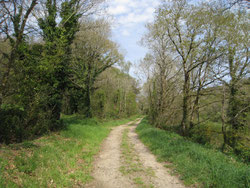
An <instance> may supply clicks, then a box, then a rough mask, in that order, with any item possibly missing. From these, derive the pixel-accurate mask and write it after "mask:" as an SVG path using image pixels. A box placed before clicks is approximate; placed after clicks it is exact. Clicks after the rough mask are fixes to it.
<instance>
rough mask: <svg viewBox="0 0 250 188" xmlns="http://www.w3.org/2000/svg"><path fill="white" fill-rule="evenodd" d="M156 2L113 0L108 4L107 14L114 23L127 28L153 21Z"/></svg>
mask: <svg viewBox="0 0 250 188" xmlns="http://www.w3.org/2000/svg"><path fill="white" fill-rule="evenodd" d="M158 5H159V1H158V0H144V1H143V2H142V1H140V0H113V1H110V3H109V8H108V13H109V14H111V15H113V16H114V17H115V19H116V22H117V23H118V24H120V25H124V26H127V27H130V26H133V25H135V24H138V23H143V22H148V21H152V20H153V16H154V12H155V8H156V7H157V6H158Z"/></svg>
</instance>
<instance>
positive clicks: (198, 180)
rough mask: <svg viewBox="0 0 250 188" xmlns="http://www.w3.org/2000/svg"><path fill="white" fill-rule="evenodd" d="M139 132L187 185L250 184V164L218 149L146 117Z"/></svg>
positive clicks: (221, 185) (142, 138)
mask: <svg viewBox="0 0 250 188" xmlns="http://www.w3.org/2000/svg"><path fill="white" fill-rule="evenodd" d="M137 133H138V134H139V137H140V139H141V140H142V141H143V143H145V144H146V145H147V146H148V147H149V149H150V150H151V151H152V152H153V153H154V154H155V155H157V157H158V158H159V160H161V161H164V162H171V164H172V165H171V166H172V168H173V172H174V173H177V174H179V175H180V178H181V179H182V180H184V182H185V184H187V185H192V184H195V185H197V184H198V185H200V186H202V187H228V188H231V187H232V188H234V187H235V188H236V187H249V186H250V184H249V183H250V178H249V177H250V176H249V173H250V168H249V166H248V165H246V164H244V163H240V162H237V161H235V159H233V158H231V157H228V156H226V155H224V154H223V153H221V152H219V151H215V150H212V149H207V148H205V147H203V146H201V145H199V144H196V143H193V142H191V141H188V140H187V139H185V138H183V137H181V136H179V135H177V134H176V133H171V132H168V131H164V130H160V129H156V128H153V127H152V126H151V125H149V124H148V122H147V120H146V119H144V120H143V121H142V122H141V124H140V125H139V126H138V127H137Z"/></svg>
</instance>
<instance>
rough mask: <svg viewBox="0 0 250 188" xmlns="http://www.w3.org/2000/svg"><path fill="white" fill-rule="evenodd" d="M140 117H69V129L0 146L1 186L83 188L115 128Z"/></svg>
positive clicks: (65, 120)
mask: <svg viewBox="0 0 250 188" xmlns="http://www.w3.org/2000/svg"><path fill="white" fill-rule="evenodd" d="M135 118H136V117H133V118H129V119H123V120H110V121H106V122H99V121H97V120H95V119H81V118H80V117H76V116H65V117H64V118H63V119H64V122H65V123H66V125H67V126H66V129H65V130H63V131H60V132H57V133H52V134H50V135H47V136H43V137H41V138H39V139H36V140H33V141H26V142H23V143H21V144H12V145H8V146H5V145H2V146H1V147H0V187H11V188H12V187H82V186H83V185H84V184H86V183H87V182H88V181H90V180H91V178H92V177H91V176H90V172H91V169H92V162H93V157H94V155H95V154H96V153H97V152H98V151H99V149H100V144H101V142H102V141H103V139H104V138H105V137H107V136H108V134H109V132H110V129H111V127H113V126H116V125H120V124H124V123H127V122H129V121H131V120H134V119H135Z"/></svg>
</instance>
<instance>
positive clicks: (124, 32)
mask: <svg viewBox="0 0 250 188" xmlns="http://www.w3.org/2000/svg"><path fill="white" fill-rule="evenodd" d="M122 35H123V36H129V35H130V33H129V31H128V30H123V31H122Z"/></svg>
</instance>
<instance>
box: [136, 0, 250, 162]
mask: <svg viewBox="0 0 250 188" xmlns="http://www.w3.org/2000/svg"><path fill="white" fill-rule="evenodd" d="M244 3H246V2H245V1H231V2H230V1H210V2H200V3H198V4H196V3H190V2H188V1H185V0H177V1H170V2H169V1H164V2H162V4H161V6H160V8H158V9H157V10H156V15H155V20H154V21H153V22H152V23H149V24H148V25H147V33H146V34H145V36H144V37H143V39H142V40H141V43H142V45H144V46H146V47H147V48H148V49H149V52H148V54H146V56H145V57H144V59H143V60H141V63H140V65H139V69H140V70H139V72H140V74H141V75H142V79H145V80H146V83H145V84H144V85H143V88H142V95H141V96H140V100H139V101H140V104H144V106H143V107H142V108H143V109H142V110H143V111H144V112H145V113H146V114H148V119H149V121H150V123H151V124H153V125H154V126H155V127H158V128H160V129H165V130H170V131H174V132H177V133H179V134H180V135H182V136H184V137H186V138H188V139H191V140H192V141H195V142H198V143H200V144H204V145H207V146H208V147H212V148H216V149H219V150H221V151H223V152H224V153H227V154H232V155H237V156H239V157H240V158H241V159H243V160H244V161H248V162H249V160H250V158H249V157H250V150H249V149H250V145H249V143H250V142H249V141H250V137H249V135H250V132H249V128H250V105H249V104H250V87H249V86H250V79H249V68H250V67H249V64H250V63H249V9H248V8H249V7H247V6H246V4H244Z"/></svg>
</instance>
